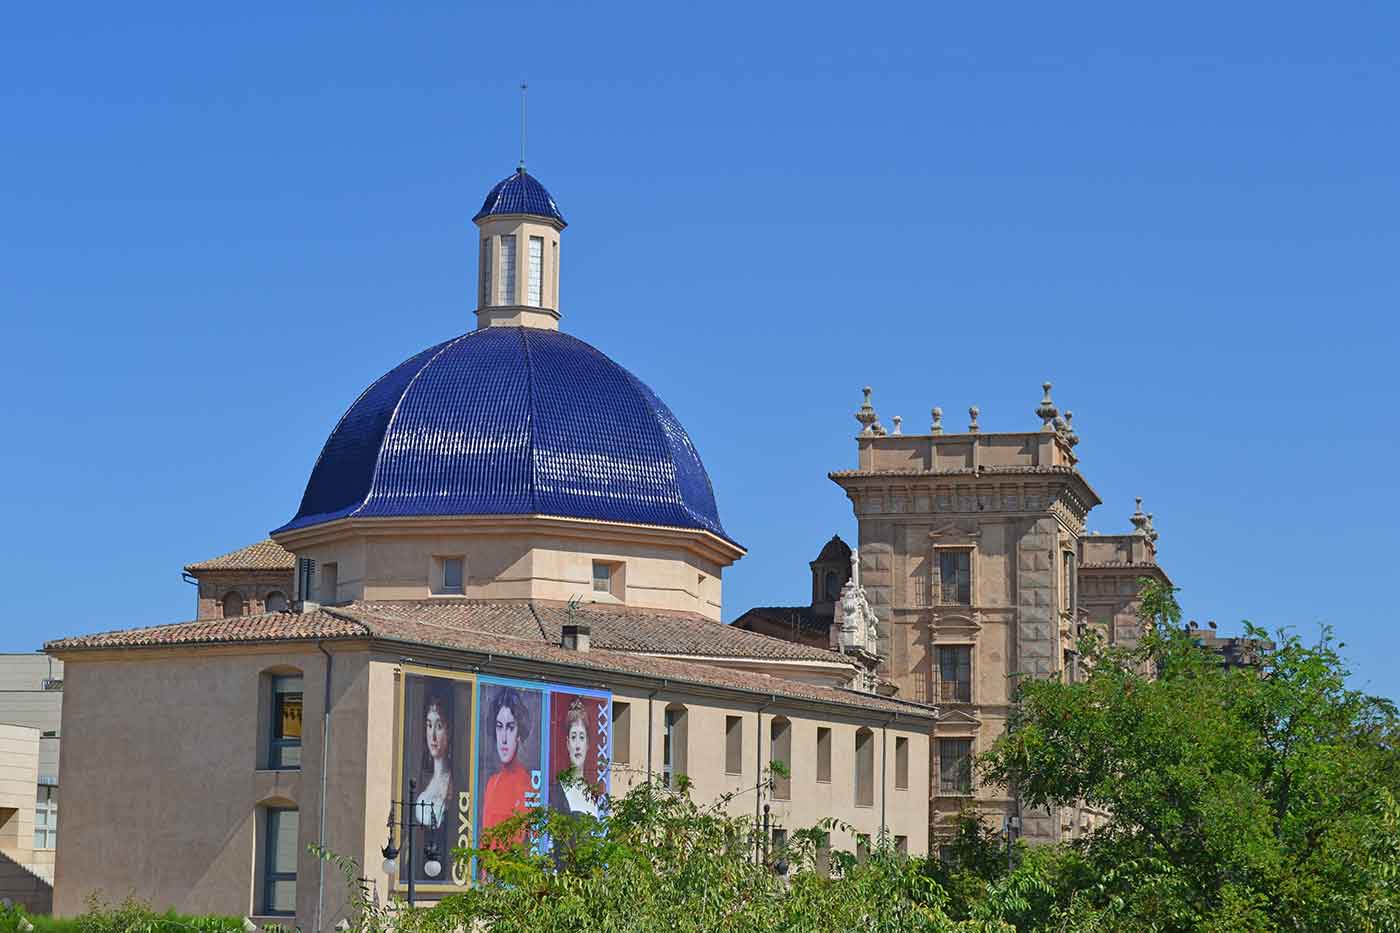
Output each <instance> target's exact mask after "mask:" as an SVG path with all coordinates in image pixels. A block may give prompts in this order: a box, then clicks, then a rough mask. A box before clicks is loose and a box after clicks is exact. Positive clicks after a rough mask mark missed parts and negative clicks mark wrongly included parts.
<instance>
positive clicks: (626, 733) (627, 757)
mask: <svg viewBox="0 0 1400 933" xmlns="http://www.w3.org/2000/svg"><path fill="white" fill-rule="evenodd" d="M612 760H613V761H614V762H616V763H617V764H623V765H625V764H627V763H628V762H630V761H631V760H632V707H631V705H630V704H627V703H619V702H617V701H616V700H614V701H613V705H612Z"/></svg>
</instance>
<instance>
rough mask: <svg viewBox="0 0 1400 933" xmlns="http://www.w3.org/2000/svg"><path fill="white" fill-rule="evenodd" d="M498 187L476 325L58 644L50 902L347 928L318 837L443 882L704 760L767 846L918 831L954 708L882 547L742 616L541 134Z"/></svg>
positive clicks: (695, 775)
mask: <svg viewBox="0 0 1400 933" xmlns="http://www.w3.org/2000/svg"><path fill="white" fill-rule="evenodd" d="M474 221H475V223H476V225H477V227H478V229H479V239H478V245H477V256H478V294H477V305H478V308H477V312H476V313H477V325H478V326H477V329H475V330H472V331H470V332H468V333H466V334H463V335H461V336H458V337H453V338H451V339H448V340H445V341H443V342H441V343H439V344H437V345H435V346H432V347H429V348H428V349H426V350H422V351H421V352H418V353H415V354H414V355H413V356H410V357H409V358H408V359H407V360H405V361H404V362H403V363H402V364H400V365H399V366H397V367H395V368H394V369H392V370H390V371H389V372H388V373H386V374H384V375H383V376H381V377H380V378H379V379H377V380H375V381H374V382H373V383H372V384H370V385H369V387H368V388H367V389H365V391H364V392H363V393H362V394H361V395H360V397H359V398H357V399H356V400H355V401H354V402H353V404H352V405H351V406H350V408H349V410H348V411H347V412H346V413H345V415H344V416H343V417H342V418H341V420H340V422H339V423H338V424H337V425H336V426H335V427H334V429H333V430H332V431H331V433H330V436H329V437H328V438H327V440H326V443H325V445H324V448H323V450H322V452H321V455H320V457H319V458H318V460H317V461H316V464H315V466H314V467H313V468H312V471H311V475H310V477H309V479H308V481H307V484H306V489H305V493H304V495H303V497H302V500H301V503H300V506H299V508H298V509H297V510H296V512H295V514H294V515H293V516H292V518H291V519H290V520H289V521H287V522H286V523H285V524H283V525H281V526H280V527H278V528H277V529H276V530H274V531H273V532H272V533H271V539H270V540H268V541H264V542H259V543H257V544H254V545H251V546H249V547H246V548H242V549H239V550H237V551H234V552H232V553H230V554H227V555H224V556H222V557H219V558H215V559H212V560H208V561H202V562H197V563H193V564H190V565H189V566H188V567H186V573H187V575H188V578H189V579H190V580H191V581H192V582H194V583H195V584H197V587H198V597H197V611H196V618H195V619H194V620H192V621H188V622H180V623H175V624H166V625H155V626H152V627H148V628H138V629H130V630H124V631H115V632H105V633H100V634H93V635H85V636H78V637H73V638H65V639H62V640H59V641H54V642H50V643H49V644H48V645H46V650H47V652H48V653H49V654H50V655H51V656H53V657H55V658H58V659H60V660H61V661H62V662H63V664H64V694H65V696H64V700H63V709H62V734H63V737H64V745H65V751H64V801H63V808H62V810H61V811H60V813H59V827H58V828H59V829H60V830H61V836H62V838H63V845H62V846H61V847H59V849H58V850H57V860H56V867H55V887H54V908H55V912H56V913H57V914H60V915H71V914H74V913H77V912H80V911H81V910H82V909H83V908H84V904H85V900H86V899H87V898H88V896H89V895H91V894H94V893H99V892H100V893H102V894H104V895H105V896H108V897H116V898H120V897H122V896H125V895H126V894H128V893H130V894H134V895H136V896H137V897H140V898H143V899H146V900H148V901H150V902H152V903H153V904H154V905H155V906H157V907H158V908H161V909H165V908H174V909H176V910H179V911H181V912H188V913H216V914H232V915H249V916H252V917H254V918H255V919H258V920H259V921H260V922H262V921H267V922H272V921H275V922H278V923H283V924H289V925H290V924H295V925H296V926H299V927H301V928H302V929H315V930H327V929H330V928H332V927H333V926H335V924H336V923H338V922H339V921H341V920H342V919H345V918H346V914H347V911H348V909H349V906H348V892H347V891H346V889H345V885H344V882H343V880H342V879H341V878H340V877H339V876H338V874H337V872H336V871H335V870H334V868H333V867H328V866H327V865H326V864H325V863H324V862H323V861H321V860H319V859H317V858H316V857H315V856H314V855H313V854H311V852H309V851H308V845H309V844H312V843H315V844H319V845H322V846H324V847H325V848H327V849H329V850H331V851H333V852H337V853H340V854H343V855H347V856H350V857H352V858H354V859H355V860H356V861H357V862H358V863H359V864H360V865H361V866H362V871H363V874H364V877H365V879H366V884H367V885H368V886H369V887H370V889H371V890H372V891H373V892H374V893H375V895H376V896H378V897H380V898H381V899H382V898H383V897H386V896H388V895H390V894H401V893H404V892H405V891H406V889H407V887H408V884H409V882H410V880H411V881H412V882H413V885H414V888H415V891H416V893H417V895H418V896H419V897H420V898H433V897H438V896H441V895H442V894H444V893H449V892H452V891H457V890H461V889H462V887H463V886H465V885H467V884H470V883H471V881H472V876H473V874H474V872H475V871H476V868H475V866H473V865H470V864H466V865H463V864H454V863H453V862H452V860H451V859H450V858H448V857H447V855H448V853H449V852H450V851H451V849H452V848H453V847H454V846H458V845H461V844H463V843H464V842H469V841H471V840H474V839H477V838H479V837H480V836H481V834H482V832H483V831H484V830H486V829H489V828H490V827H492V826H495V825H496V824H498V823H499V822H501V821H502V820H503V819H505V818H506V817H508V816H510V815H511V814H512V813H517V812H520V811H521V810H522V809H523V808H524V807H527V806H530V805H536V804H538V805H545V806H550V807H554V808H558V809H567V810H570V811H573V812H585V813H589V814H592V815H599V814H605V813H606V808H607V800H608V798H609V797H610V796H615V795H619V794H622V793H625V792H626V791H627V789H628V788H630V787H632V786H634V785H635V784H636V783H637V782H639V781H643V780H646V779H648V778H651V777H659V778H661V779H663V780H665V781H666V782H667V783H668V784H674V783H675V779H676V776H677V775H680V774H685V775H687V776H689V778H690V779H691V781H692V782H693V786H694V793H695V794H696V796H697V797H698V798H699V799H702V800H710V799H715V798H718V797H720V796H721V795H722V794H725V793H728V792H736V794H737V796H736V797H735V798H734V799H733V801H732V802H731V803H730V807H731V810H732V812H734V813H735V814H736V815H746V816H751V817H757V816H758V815H759V813H760V807H761V806H762V807H765V808H766V809H767V811H768V819H769V821H770V831H771V837H770V846H769V848H770V850H771V851H777V850H779V849H780V848H781V845H782V842H783V839H784V838H785V834H786V833H788V832H790V831H792V830H795V829H798V828H803V827H807V826H811V825H814V824H816V823H817V822H818V821H819V820H822V819H823V818H827V817H836V818H839V819H840V820H842V821H844V823H846V824H849V826H851V827H853V829H852V831H851V832H850V833H846V832H844V831H837V832H833V833H832V834H831V839H830V845H831V846H832V847H836V848H842V849H846V850H850V851H859V850H860V849H861V848H862V847H864V846H868V845H870V844H871V841H872V840H874V839H876V838H878V837H879V836H880V835H882V834H884V835H887V836H888V837H889V838H890V839H891V841H892V842H893V843H894V844H895V845H896V846H897V847H898V848H900V849H902V850H904V851H907V852H909V853H911V854H922V853H924V852H926V851H927V847H928V833H929V823H930V812H929V787H930V773H929V763H930V746H929V741H930V734H931V732H932V731H933V727H934V720H935V711H934V708H933V706H932V705H931V704H930V703H929V702H928V698H927V697H921V698H919V699H918V700H909V699H904V698H901V697H899V696H895V695H893V694H894V691H893V690H892V689H890V688H889V686H888V685H887V684H884V683H883V682H882V680H881V677H880V675H879V669H880V666H881V663H882V662H881V655H882V648H881V642H882V640H885V639H887V636H886V635H884V634H882V633H881V632H880V630H879V628H878V619H877V616H876V612H875V608H874V607H872V605H871V604H870V602H869V601H868V600H867V599H866V598H865V596H864V595H863V592H862V590H861V588H860V586H859V583H860V580H859V575H860V574H861V573H862V572H867V571H864V570H863V569H862V568H863V566H866V565H865V564H862V563H861V562H857V566H856V567H855V570H854V572H853V571H852V569H851V566H850V561H851V558H850V555H848V554H845V555H837V556H838V557H839V559H840V560H841V561H845V562H846V567H845V570H844V573H843V575H842V578H841V583H842V587H840V588H839V589H838V591H836V592H835V596H836V597H837V602H838V603H839V605H840V609H839V610H836V614H837V616H839V618H838V619H837V620H836V624H834V625H833V626H832V628H831V630H830V632H829V638H828V639H827V640H826V641H824V642H820V643H816V644H802V643H797V642H794V641H791V640H787V639H782V638H775V637H771V636H770V635H765V634H761V633H758V632H753V631H746V630H744V629H742V628H736V627H733V626H728V625H725V624H723V623H722V622H721V621H720V617H721V584H722V579H723V573H724V570H725V568H727V567H729V566H730V565H732V564H733V563H734V562H735V561H736V560H738V559H740V558H741V557H742V556H743V555H744V549H743V548H742V547H741V546H740V545H739V544H738V543H737V542H735V541H734V540H733V539H732V538H731V537H730V536H729V535H728V534H727V533H726V531H725V529H724V526H723V525H722V523H721V521H720V516H719V511H718V508H717V506H716V502H715V495H714V491H713V489H712V487H711V484H710V479H709V476H708V475H707V473H706V471H705V468H704V466H703V464H702V463H701V459H700V456H699V454H698V452H697V451H696V449H695V446H694V445H693V444H692V442H691V439H690V438H689V436H688V435H687V434H686V432H685V430H684V428H683V427H682V426H681V424H680V422H679V421H678V420H677V419H676V418H675V416H674V415H673V414H672V412H671V411H670V409H668V408H667V406H666V405H665V403H663V402H662V401H661V399H660V398H658V397H657V396H656V394H655V393H653V392H652V391H651V390H650V389H649V388H648V387H647V385H646V384H645V383H644V382H642V381H641V380H640V379H638V378H637V377H636V376H634V375H633V374H632V373H630V372H629V371H628V370H626V369H624V368H623V367H621V366H619V365H618V364H617V363H615V362H613V361H612V360H610V359H609V358H608V357H607V356H605V355H604V354H603V353H601V352H600V351H598V350H597V349H595V348H593V347H591V346H589V345H588V344H586V343H584V342H583V341H581V340H578V339H577V338H575V337H572V336H569V335H568V334H566V333H564V332H562V331H561V330H560V329H559V322H560V312H559V308H560V302H559V295H560V289H559V269H560V258H559V257H560V241H561V235H562V233H563V231H564V228H565V223H564V218H563V215H562V214H561V212H560V211H559V208H558V207H557V205H556V204H555V202H554V200H553V198H552V197H550V195H549V194H548V192H547V191H546V190H545V189H544V187H543V186H542V185H541V184H540V183H539V182H538V181H537V180H536V179H535V178H533V177H532V176H531V175H529V174H528V173H526V172H525V170H524V167H523V166H522V167H521V168H520V169H519V170H517V171H516V172H515V173H513V174H512V175H510V176H509V177H507V178H506V179H504V180H502V181H501V182H500V183H499V184H497V185H496V186H495V187H494V188H492V189H491V191H490V193H489V194H488V195H487V197H486V200H485V202H484V204H483V206H482V208H481V210H480V211H479V212H478V213H477V215H476V216H475V218H474ZM861 561H864V558H863V557H862V558H861ZM868 566H871V567H872V568H873V567H874V565H873V564H871V565H868ZM773 761H782V762H784V763H785V764H786V765H787V767H788V769H789V770H790V775H789V776H787V777H782V778H778V779H775V780H769V779H768V778H767V775H768V774H769V766H770V763H771V762H773ZM566 771H567V772H571V773H573V774H577V775H580V776H581V777H582V778H583V779H584V780H585V781H586V782H587V784H588V785H589V787H590V788H591V790H589V789H584V788H581V787H579V786H577V785H575V784H571V783H569V782H568V781H567V780H566V779H561V778H560V774H561V773H562V772H566ZM391 808H392V809H391ZM386 814H391V819H392V820H393V821H394V822H395V824H396V828H395V830H394V831H393V833H392V836H391V838H390V839H388V840H386V826H385V823H386V820H385V817H386ZM409 825H411V826H412V827H413V828H414V831H415V832H414V836H413V839H414V841H413V843H412V845H410V844H409V842H408V836H407V833H406V831H405V830H406V828H407V827H408V826H409ZM386 842H387V843H389V844H388V845H386ZM531 844H534V845H543V844H545V841H542V840H532V841H531ZM386 849H387V850H388V851H387V852H386V851H385V850H386ZM386 855H390V856H393V858H392V860H391V861H388V862H386Z"/></svg>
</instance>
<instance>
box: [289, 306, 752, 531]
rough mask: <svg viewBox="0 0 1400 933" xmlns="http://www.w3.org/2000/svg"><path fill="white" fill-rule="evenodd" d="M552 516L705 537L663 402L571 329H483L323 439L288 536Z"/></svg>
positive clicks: (708, 516)
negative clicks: (372, 525) (329, 525)
mask: <svg viewBox="0 0 1400 933" xmlns="http://www.w3.org/2000/svg"><path fill="white" fill-rule="evenodd" d="M429 515H555V516H563V517H568V518H587V519H599V520H603V521H616V522H632V523H640V524H648V525H666V526H671V527H676V528H693V529H702V530H705V531H709V532H713V533H714V534H716V535H719V536H721V537H723V538H725V539H726V540H730V539H729V538H728V536H727V535H725V533H724V528H723V527H722V526H721V525H720V521H719V512H718V510H717V509H716V507H715V495H714V490H713V489H712V487H711V486H710V477H709V475H708V474H707V473H706V472H705V467H704V465H703V464H702V463H701V462H700V455H699V454H698V453H697V452H696V450H695V445H693V444H692V443H691V442H690V438H689V436H687V435H686V433H685V429H684V428H682V427H681V425H680V422H678V421H677V420H676V418H675V416H674V415H672V414H671V410H670V409H669V408H667V407H666V405H665V404H664V403H663V402H662V401H661V399H659V398H657V397H656V394H655V393H653V392H652V391H651V389H649V388H647V386H646V385H645V384H644V383H643V382H642V381H641V380H640V379H638V378H637V377H636V376H633V375H632V374H631V373H629V372H628V371H627V370H625V369H623V368H622V367H621V366H619V365H617V364H616V363H614V362H613V361H612V360H610V359H608V358H607V357H606V356H604V355H603V354H602V353H600V352H598V351H597V350H595V349H594V348H593V347H591V346H589V345H588V344H586V343H584V342H583V341H582V340H579V339H577V338H575V337H570V336H569V335H568V334H564V333H561V332H559V331H553V330H543V329H539V328H531V327H487V328H483V329H482V330H474V331H472V332H471V333H468V334H464V335H462V336H461V337H457V338H455V339H452V340H449V341H447V342H446V343H440V344H438V345H437V346H435V347H430V348H428V349H427V350H424V351H423V352H422V353H419V354H418V355H417V356H414V357H412V358H410V359H408V360H407V361H405V362H403V363H400V364H399V365H398V366H396V367H395V368H394V369H392V370H390V371H389V372H388V373H386V374H385V375H384V376H382V377H381V378H380V379H379V380H378V381H377V382H375V383H374V384H373V385H371V386H370V387H369V388H368V389H366V390H365V391H364V393H363V394H362V395H361V396H360V397H359V398H358V399H356V400H355V403H354V404H353V405H351V406H350V410H349V411H347V412H346V413H345V416H344V417H342V418H341V419H340V423H339V424H338V425H336V427H335V430H334V431H332V432H331V436H330V437H329V438H328V439H327V440H326V445H325V447H324V448H323V449H322V450H321V456H320V458H319V459H318V460H317V461H316V466H315V467H314V468H313V469H312V471H311V479H310V480H309V481H308V482H307V484H306V493H305V494H304V495H303V496H302V500H301V508H300V509H298V510H297V514H296V517H295V518H293V519H292V520H291V521H290V522H288V523H287V524H286V525H283V526H282V527H281V528H279V529H277V530H278V531H290V530H292V529H294V528H304V527H307V526H309V525H316V524H320V523H322V522H328V521H332V520H334V519H337V518H344V517H346V516H357V517H359V516H364V517H383V516H429Z"/></svg>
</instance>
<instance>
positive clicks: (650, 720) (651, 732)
mask: <svg viewBox="0 0 1400 933" xmlns="http://www.w3.org/2000/svg"><path fill="white" fill-rule="evenodd" d="M661 683H662V685H663V686H664V685H665V683H666V681H664V680H663V681H661ZM660 692H661V688H660V687H657V688H656V689H655V690H653V691H652V692H651V693H648V694H647V783H648V784H650V783H651V743H652V738H653V737H654V736H655V734H656V716H655V715H654V714H653V713H652V711H651V701H652V700H654V699H656V695H657V694H658V693H660Z"/></svg>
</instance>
